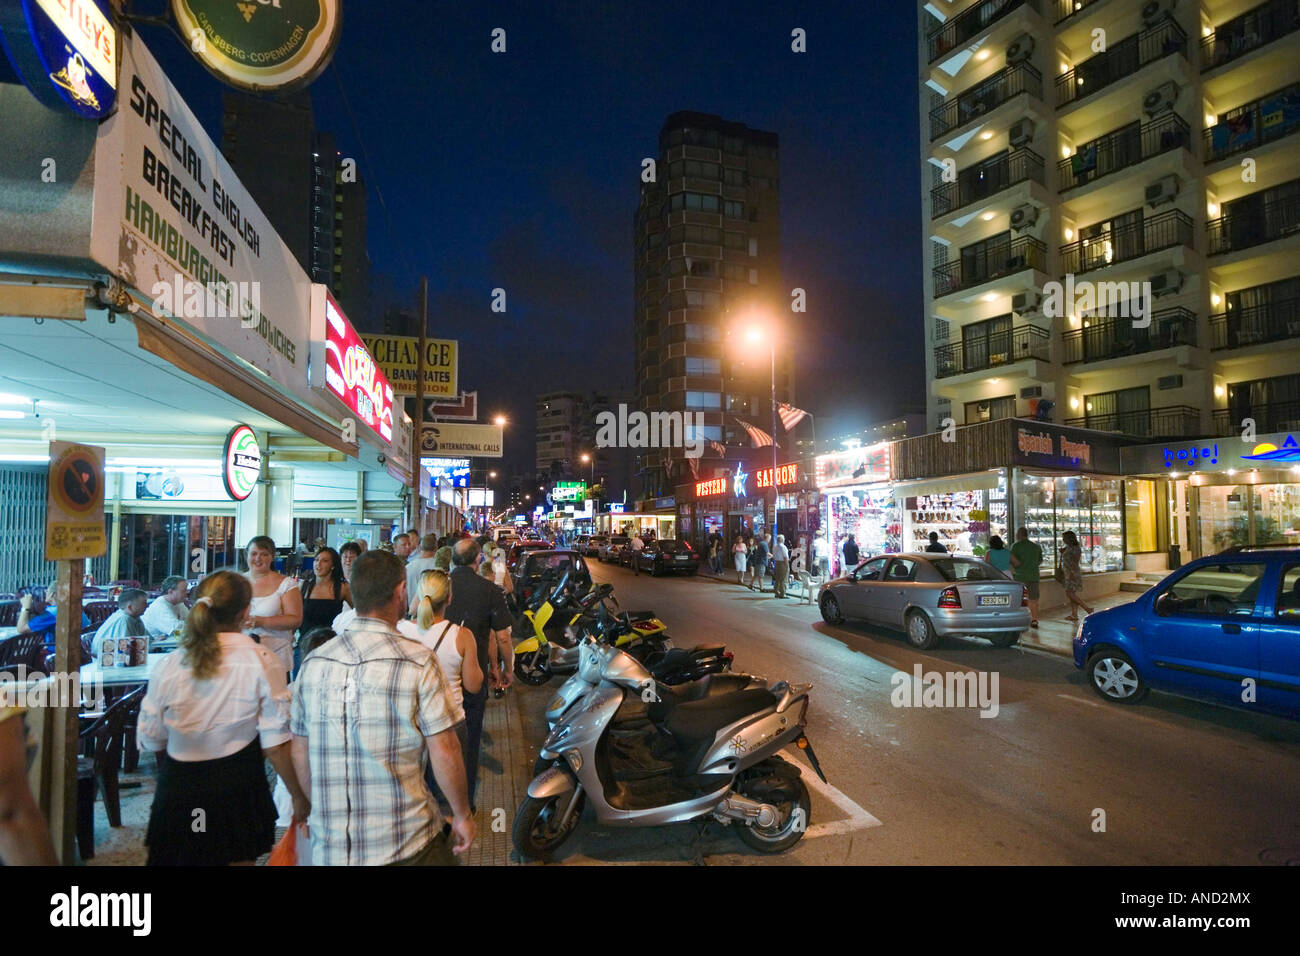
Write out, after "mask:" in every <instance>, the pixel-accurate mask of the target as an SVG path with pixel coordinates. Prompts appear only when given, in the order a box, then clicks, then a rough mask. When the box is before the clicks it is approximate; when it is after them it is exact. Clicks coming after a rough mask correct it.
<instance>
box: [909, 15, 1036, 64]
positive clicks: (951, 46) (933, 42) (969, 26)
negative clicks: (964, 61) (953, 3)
mask: <svg viewBox="0 0 1300 956" xmlns="http://www.w3.org/2000/svg"><path fill="white" fill-rule="evenodd" d="M1024 6H1028V7H1029V8H1030V9H1032V10H1037V9H1038V0H981V2H979V3H975V4H972V5H971V6H969V7H967V8H966V9H965V10H963V11H962V12H961V13H959V14H957V15H956V16H955V17H953V18H952V19H951V20H949V21H948V22H947V23H944V24H942V25H941V26H939V27H937V28H935V29H934V30H931V31H930V33H929V35H928V36H927V37H926V43H927V45H928V46H929V54H930V59H929V61H928V62H930V63H933V62H934V61H935V60H937V59H939V57H941V56H943V55H944V54H945V53H951V52H952V51H953V50H955V49H957V47H959V46H961V45H962V44H964V43H966V42H967V41H968V40H973V39H974V38H975V37H977V36H979V35H980V34H981V33H983V32H984V31H985V30H987V29H988V28H989V27H991V26H993V24H995V23H997V22H998V21H999V20H1001V19H1003V18H1004V17H1006V16H1007V15H1008V14H1010V13H1012V12H1013V11H1015V10H1016V9H1018V8H1019V7H1024Z"/></svg>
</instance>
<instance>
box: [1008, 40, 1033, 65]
mask: <svg viewBox="0 0 1300 956" xmlns="http://www.w3.org/2000/svg"><path fill="white" fill-rule="evenodd" d="M1033 55H1034V38H1033V37H1031V36H1030V35H1029V34H1028V33H1022V34H1020V36H1018V37H1016V38H1015V39H1014V40H1012V41H1011V45H1010V46H1009V47H1007V66H1011V65H1012V64H1013V63H1028V62H1029V58H1030V57H1031V56H1033Z"/></svg>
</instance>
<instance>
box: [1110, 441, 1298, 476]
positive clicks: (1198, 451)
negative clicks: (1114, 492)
mask: <svg viewBox="0 0 1300 956" xmlns="http://www.w3.org/2000/svg"><path fill="white" fill-rule="evenodd" d="M1297 465H1300V445H1298V444H1297V443H1296V440H1295V436H1294V435H1289V434H1287V433H1285V432H1278V433H1276V434H1272V435H1260V436H1258V437H1256V438H1255V439H1254V440H1252V441H1249V442H1240V441H1237V440H1236V439H1233V438H1225V439H1223V440H1222V441H1216V442H1209V441H1207V442H1189V443H1188V444H1186V445H1154V446H1152V445H1147V446H1144V447H1142V448H1135V449H1132V450H1129V449H1125V474H1154V473H1156V472H1157V471H1158V469H1160V468H1163V469H1164V470H1165V471H1168V472H1171V473H1177V472H1182V471H1228V470H1231V469H1235V468H1269V467H1274V468H1288V467H1294V466H1297Z"/></svg>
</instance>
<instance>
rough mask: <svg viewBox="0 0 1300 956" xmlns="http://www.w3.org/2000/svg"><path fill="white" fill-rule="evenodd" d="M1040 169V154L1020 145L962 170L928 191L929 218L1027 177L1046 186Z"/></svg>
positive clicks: (1041, 164)
mask: <svg viewBox="0 0 1300 956" xmlns="http://www.w3.org/2000/svg"><path fill="white" fill-rule="evenodd" d="M1043 168H1044V162H1043V157H1041V156H1039V155H1038V154H1037V153H1035V152H1034V151H1033V150H1032V149H1028V148H1022V149H1017V150H1014V151H1013V152H1010V153H1003V154H1001V155H999V156H994V157H993V158H992V159H990V160H986V161H985V162H982V163H980V164H979V165H977V166H971V167H970V168H968V169H963V170H962V171H961V172H959V173H958V174H957V181H956V182H955V183H944V184H943V185H942V186H936V187H935V188H934V189H932V190H930V200H931V202H930V217H931V218H932V219H937V218H939V217H940V216H946V215H947V214H948V213H950V212H952V211H953V210H954V209H960V208H962V207H963V206H969V205H970V204H971V203H973V202H979V201H980V200H981V199H987V198H988V197H989V196H993V195H996V194H997V193H1000V192H1002V190H1004V189H1010V188H1011V187H1012V186H1014V185H1016V184H1017V183H1023V182H1026V181H1027V180H1031V179H1032V180H1033V181H1034V182H1036V183H1039V184H1040V185H1046V183H1045V182H1044V179H1043Z"/></svg>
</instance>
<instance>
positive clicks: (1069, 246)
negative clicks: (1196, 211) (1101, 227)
mask: <svg viewBox="0 0 1300 956" xmlns="http://www.w3.org/2000/svg"><path fill="white" fill-rule="evenodd" d="M1083 231H1085V230H1080V232H1081V233H1082V232H1083ZM1194 235H1195V230H1194V229H1193V227H1192V217H1191V216H1189V215H1187V213H1185V212H1183V211H1182V210H1180V209H1171V210H1170V211H1169V212H1164V213H1161V214H1160V215H1158V216H1152V217H1151V218H1149V219H1143V220H1142V221H1140V222H1133V223H1128V224H1125V225H1122V226H1114V225H1112V227H1111V229H1110V231H1109V232H1103V233H1101V234H1100V235H1097V236H1095V237H1088V238H1079V239H1076V240H1074V242H1069V243H1066V244H1065V245H1063V246H1061V271H1062V272H1063V273H1066V272H1073V273H1074V274H1075V275H1080V274H1082V273H1084V272H1091V271H1092V270H1093V269H1101V268H1103V267H1105V266H1108V265H1112V264H1114V263H1117V262H1127V261H1129V260H1130V259H1139V258H1141V257H1142V256H1145V255H1147V254H1148V253H1152V252H1158V251H1159V250H1161V249H1168V248H1170V247H1172V246H1187V247H1188V248H1194Z"/></svg>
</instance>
